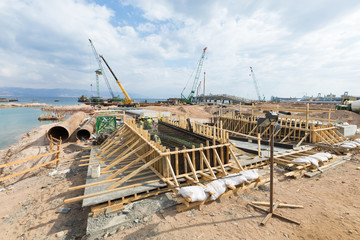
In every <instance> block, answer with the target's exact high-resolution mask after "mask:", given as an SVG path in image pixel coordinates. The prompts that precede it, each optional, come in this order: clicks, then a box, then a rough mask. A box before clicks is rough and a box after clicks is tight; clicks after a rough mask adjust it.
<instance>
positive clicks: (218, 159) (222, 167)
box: [213, 149, 228, 176]
mask: <svg viewBox="0 0 360 240" xmlns="http://www.w3.org/2000/svg"><path fill="white" fill-rule="evenodd" d="M213 151H214V155H215V158H216V160H217V161H218V163H219V165H220V168H221V171H222V172H223V173H224V175H225V176H226V175H228V173H227V172H226V170H225V168H224V164H223V163H222V162H221V159H220V157H219V154H218V153H217V151H216V149H213Z"/></svg>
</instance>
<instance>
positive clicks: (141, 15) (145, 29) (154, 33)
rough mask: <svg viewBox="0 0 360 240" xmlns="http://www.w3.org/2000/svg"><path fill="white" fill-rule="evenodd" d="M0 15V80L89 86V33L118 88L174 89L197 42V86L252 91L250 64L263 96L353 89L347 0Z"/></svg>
mask: <svg viewBox="0 0 360 240" xmlns="http://www.w3.org/2000/svg"><path fill="white" fill-rule="evenodd" d="M0 18H1V19H2V24H1V25H0V31H1V33H2V34H1V35H0V56H2V57H1V58H0V87H5V86H7V87H32V88H75V89H86V90H90V84H93V85H95V74H94V71H95V70H96V67H97V65H96V62H95V58H94V56H93V54H92V52H91V49H90V46H89V42H88V38H91V39H92V41H93V43H94V45H95V47H96V49H97V51H98V53H100V54H103V55H104V57H105V58H106V59H107V61H108V63H109V64H110V66H111V67H112V68H113V70H114V72H115V73H116V74H117V76H118V79H119V80H120V81H121V83H122V84H123V85H124V87H125V89H126V90H127V91H128V92H130V93H136V94H138V95H142V96H145V97H153V98H167V97H179V96H180V93H181V91H182V90H183V88H184V86H185V85H186V82H187V81H188V79H189V76H190V74H191V73H192V72H193V70H194V69H195V67H196V63H197V61H198V59H199V57H200V55H201V53H202V49H203V48H204V47H208V50H207V53H206V60H205V63H204V68H203V71H206V91H207V93H212V94H223V93H226V94H231V95H237V96H242V97H246V98H252V99H255V98H256V91H255V87H254V84H253V83H252V79H251V77H250V76H249V73H250V70H249V66H252V67H253V69H254V72H255V74H256V77H257V81H258V85H259V87H260V89H261V91H262V92H263V94H264V95H265V97H266V98H267V99H269V98H270V97H271V96H283V97H289V96H292V97H294V96H297V97H302V96H303V95H305V94H307V95H317V93H322V94H328V93H335V94H337V95H340V94H342V93H343V92H345V91H349V93H350V94H353V95H360V85H359V84H358V83H359V77H360V69H359V67H358V66H359V65H360V40H359V39H360V31H359V27H358V23H359V22H360V2H359V1H355V0H354V1H331V0H330V1H329V0H328V1H324V0H318V1H309V0H304V1H288V0H287V1H286V0H280V1H265V0H263V1H261V0H259V1H242V0H233V1H231V0H223V1H215V0H197V1H192V0H178V1H166V0H156V1H155V0H137V1H135V0H109V1H105V0H101V1H100V0H98V1H90V0H61V1H60V0H48V1H42V0H33V1H30V0H27V1H24V0H23V1H20V0H9V1H1V3H0ZM107 76H108V78H109V80H110V82H111V85H112V88H113V90H114V91H115V92H118V93H120V91H119V89H118V86H117V85H116V84H115V81H114V79H113V78H112V77H111V75H110V73H108V74H107ZM201 78H202V76H201ZM190 81H192V79H190ZM191 85H192V84H188V86H191ZM100 86H101V93H102V95H108V91H107V88H106V84H105V83H104V81H103V79H100ZM186 92H190V89H186V90H185V93H186Z"/></svg>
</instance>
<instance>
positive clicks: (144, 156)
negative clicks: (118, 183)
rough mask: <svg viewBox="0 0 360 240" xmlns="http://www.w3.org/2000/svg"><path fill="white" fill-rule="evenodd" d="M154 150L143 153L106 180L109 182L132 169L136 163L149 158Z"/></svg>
mask: <svg viewBox="0 0 360 240" xmlns="http://www.w3.org/2000/svg"><path fill="white" fill-rule="evenodd" d="M154 151H155V150H154V149H152V150H151V151H148V152H146V153H144V154H143V155H141V156H140V157H138V158H137V159H136V160H134V161H132V162H130V163H129V164H127V165H126V166H124V167H123V168H121V169H119V170H117V171H116V172H115V173H114V174H112V175H111V176H109V177H108V178H106V179H107V180H110V179H112V178H114V177H116V176H117V175H119V174H121V173H122V172H124V171H125V170H127V169H129V168H130V167H132V166H133V165H135V164H136V163H138V162H139V161H141V160H142V159H144V158H146V157H147V156H149V155H150V154H152V153H153V152H154Z"/></svg>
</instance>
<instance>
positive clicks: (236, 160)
mask: <svg viewBox="0 0 360 240" xmlns="http://www.w3.org/2000/svg"><path fill="white" fill-rule="evenodd" d="M229 150H230V154H231V156H232V157H233V159H234V161H235V163H236V165H237V166H238V168H239V169H241V171H244V169H243V167H242V166H241V164H240V162H239V160H238V159H237V157H236V156H235V153H234V152H233V151H232V149H231V148H229Z"/></svg>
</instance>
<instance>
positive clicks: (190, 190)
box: [177, 186, 209, 202]
mask: <svg viewBox="0 0 360 240" xmlns="http://www.w3.org/2000/svg"><path fill="white" fill-rule="evenodd" d="M177 195H181V196H183V197H184V198H191V202H198V201H205V200H206V199H207V198H208V196H209V194H208V193H206V192H205V191H204V188H202V187H200V186H189V187H182V188H180V190H179V192H178V193H177Z"/></svg>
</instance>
